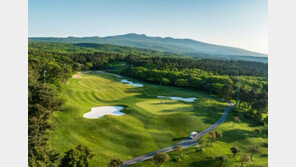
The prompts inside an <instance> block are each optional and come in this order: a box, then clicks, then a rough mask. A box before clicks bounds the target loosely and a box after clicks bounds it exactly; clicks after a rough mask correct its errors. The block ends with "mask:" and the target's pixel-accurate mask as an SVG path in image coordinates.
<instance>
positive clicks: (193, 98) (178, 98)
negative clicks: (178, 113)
mask: <svg viewBox="0 0 296 167" xmlns="http://www.w3.org/2000/svg"><path fill="white" fill-rule="evenodd" d="M157 98H164V99H172V100H181V101H185V102H194V101H195V100H196V98H195V97H189V98H182V97H168V96H157Z"/></svg>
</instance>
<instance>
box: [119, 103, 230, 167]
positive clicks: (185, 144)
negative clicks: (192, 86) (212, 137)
mask: <svg viewBox="0 0 296 167" xmlns="http://www.w3.org/2000/svg"><path fill="white" fill-rule="evenodd" d="M233 105H234V104H233V103H230V102H229V103H228V106H227V107H226V109H225V110H224V113H223V115H222V116H221V118H220V119H219V120H218V121H217V122H216V123H215V124H213V125H212V126H210V127H208V128H207V129H205V130H203V131H201V132H200V133H199V134H198V135H197V137H196V138H194V139H185V140H183V141H181V142H179V143H177V144H175V145H172V146H169V147H167V148H164V149H161V150H157V151H154V152H151V153H148V154H145V155H142V156H139V157H136V158H133V159H130V160H127V161H125V162H124V163H123V165H122V167H124V166H128V165H132V164H135V163H138V162H141V161H145V160H147V159H150V158H152V157H153V156H154V155H155V154H156V153H158V152H170V151H172V149H173V148H174V146H176V145H182V146H183V148H187V147H190V146H193V145H195V144H196V143H197V140H198V139H199V138H201V137H202V136H204V135H205V134H207V133H209V132H211V131H212V130H214V129H216V128H217V127H218V126H219V125H221V124H222V123H223V122H224V121H225V119H226V118H227V116H228V113H229V110H230V108H231V107H232V106H233Z"/></svg>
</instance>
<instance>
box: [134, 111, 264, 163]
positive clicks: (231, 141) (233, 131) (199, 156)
mask: <svg viewBox="0 0 296 167" xmlns="http://www.w3.org/2000/svg"><path fill="white" fill-rule="evenodd" d="M258 128H259V129H262V133H261V134H257V133H256V132H254V130H255V129H258ZM216 130H219V131H222V132H223V137H222V138H220V139H219V141H218V142H214V144H213V146H210V140H209V139H208V136H207V135H206V136H204V137H203V138H204V139H206V140H207V143H206V146H205V147H204V150H203V151H201V152H198V151H196V150H197V148H196V147H190V148H187V149H184V150H183V151H182V155H183V156H182V159H181V160H180V161H178V162H176V161H175V160H174V159H175V157H177V155H176V153H174V152H170V153H169V155H170V157H171V160H170V161H169V162H167V163H165V164H163V165H162V166H163V167H166V166H170V167H179V166H182V167H183V166H190V167H194V166H206V167H217V166H219V165H220V162H219V161H217V160H215V157H216V156H220V155H226V156H227V157H228V160H227V161H225V162H224V163H223V166H227V167H233V166H234V167H235V166H237V167H239V166H241V162H240V161H239V155H240V154H242V153H248V154H249V155H251V153H249V152H248V149H247V148H248V146H249V145H254V146H257V144H260V145H261V146H259V153H256V154H255V155H254V157H253V161H251V162H249V163H247V164H245V166H248V167H267V166H268V129H267V127H265V126H257V124H256V121H253V120H248V119H242V121H241V122H239V123H235V126H234V127H233V113H232V112H230V115H229V116H228V118H227V119H226V121H225V123H223V124H221V125H220V126H219V127H218V128H217V129H216ZM233 146H237V147H239V148H240V150H241V151H240V153H239V154H238V155H236V156H235V157H234V158H233V154H232V153H231V151H230V148H231V147H233ZM198 147H199V146H198ZM132 166H133V167H138V166H145V167H146V166H147V167H149V166H155V165H154V164H153V162H152V161H151V160H147V161H144V162H140V163H138V164H135V165H132Z"/></svg>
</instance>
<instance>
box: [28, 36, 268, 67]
mask: <svg viewBox="0 0 296 167" xmlns="http://www.w3.org/2000/svg"><path fill="white" fill-rule="evenodd" d="M29 41H43V42H64V43H99V44H103V43H106V44H112V45H120V46H129V47H137V48H144V49H153V50H157V51H162V52H171V53H177V54H184V55H188V56H192V57H196V58H214V59H234V60H246V59H247V60H251V61H261V60H263V61H265V62H267V55H266V54H262V53H257V52H252V51H248V50H245V49H239V48H235V47H228V46H221V45H214V44H209V43H205V42H200V41H195V40H192V39H176V38H171V37H165V38H162V37H149V36H146V35H144V34H134V33H131V34H125V35H117V36H107V37H97V36H95V37H67V38H55V37H31V38H29ZM252 57H253V58H252ZM253 59H254V60H253Z"/></svg>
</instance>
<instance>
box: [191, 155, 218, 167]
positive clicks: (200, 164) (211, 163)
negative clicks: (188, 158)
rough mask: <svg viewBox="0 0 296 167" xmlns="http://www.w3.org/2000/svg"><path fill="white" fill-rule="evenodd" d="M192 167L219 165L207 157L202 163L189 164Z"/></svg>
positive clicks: (213, 166) (214, 166)
mask: <svg viewBox="0 0 296 167" xmlns="http://www.w3.org/2000/svg"><path fill="white" fill-rule="evenodd" d="M189 166H190V167H197V166H206V167H217V166H219V164H218V163H217V161H215V160H213V158H212V157H207V158H205V159H203V160H201V161H196V162H192V163H191V164H189Z"/></svg>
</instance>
